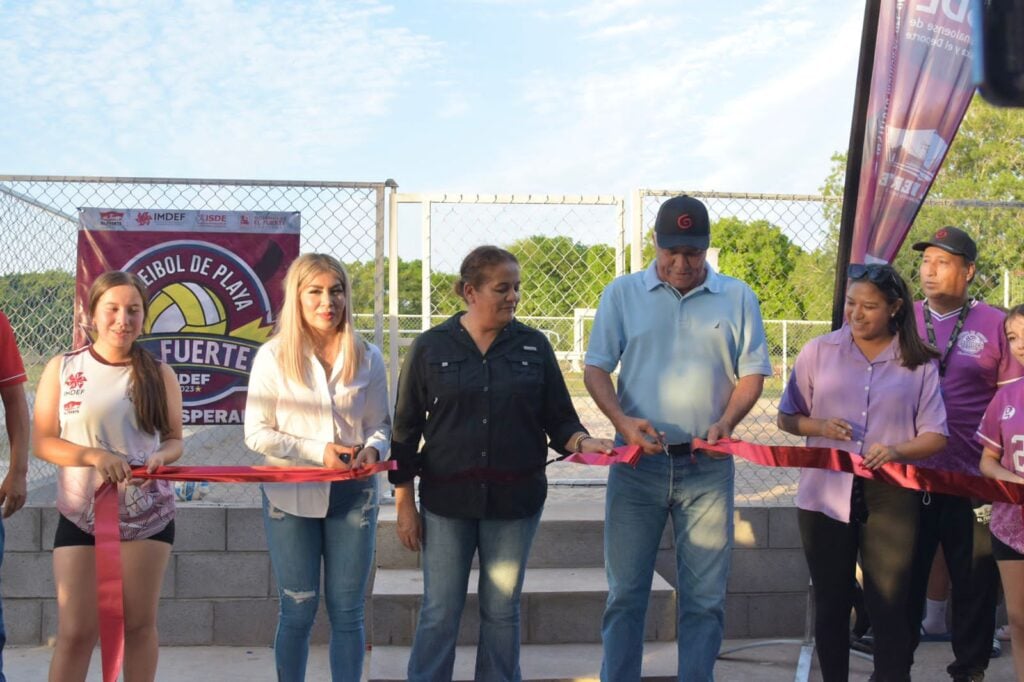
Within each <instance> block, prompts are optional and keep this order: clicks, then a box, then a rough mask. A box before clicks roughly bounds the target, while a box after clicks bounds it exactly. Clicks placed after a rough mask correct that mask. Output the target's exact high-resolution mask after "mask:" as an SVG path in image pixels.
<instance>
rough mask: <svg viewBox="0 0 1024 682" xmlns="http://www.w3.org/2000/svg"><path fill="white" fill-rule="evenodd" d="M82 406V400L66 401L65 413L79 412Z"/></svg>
mask: <svg viewBox="0 0 1024 682" xmlns="http://www.w3.org/2000/svg"><path fill="white" fill-rule="evenodd" d="M81 407H82V401H81V400H69V401H67V402H66V403H64V414H78V412H79V409H80V408H81Z"/></svg>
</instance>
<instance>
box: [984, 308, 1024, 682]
mask: <svg viewBox="0 0 1024 682" xmlns="http://www.w3.org/2000/svg"><path fill="white" fill-rule="evenodd" d="M1003 324H1004V330H1005V332H1006V340H1007V341H1008V342H1009V346H1010V352H1011V353H1012V354H1013V356H1014V357H1015V358H1017V361H1018V362H1020V363H1021V364H1024V305H1018V306H1016V307H1015V308H1013V309H1011V310H1010V312H1009V313H1008V314H1007V315H1006V321H1005V322H1004V323H1003ZM978 440H979V441H981V444H982V445H983V446H984V450H983V451H982V455H981V473H983V474H984V475H985V476H988V477H989V478H995V479H997V480H1000V481H1009V482H1010V483H1022V484H1024V380H1020V379H1018V380H1017V381H1015V382H1013V383H1011V384H1007V385H1005V386H1003V387H1002V388H1000V389H999V390H998V391H997V392H996V394H995V396H994V397H993V398H992V402H991V403H989V406H988V409H986V410H985V416H984V417H983V418H982V420H981V426H980V427H979V428H978ZM1022 513H1024V509H1022V508H1021V507H1020V506H1019V505H1015V504H1010V503H1009V502H993V503H992V521H991V522H990V523H989V531H990V532H991V533H992V555H993V556H995V558H996V563H997V564H998V566H999V575H1000V576H1001V577H1002V582H1003V592H1004V593H1005V594H1006V612H1007V614H1008V615H1009V617H1010V641H1011V642H1013V667H1014V669H1015V670H1016V672H1017V679H1018V680H1024V517H1022Z"/></svg>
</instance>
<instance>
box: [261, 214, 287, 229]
mask: <svg viewBox="0 0 1024 682" xmlns="http://www.w3.org/2000/svg"><path fill="white" fill-rule="evenodd" d="M287 225H288V219H287V218H285V217H283V216H256V227H285V226H287Z"/></svg>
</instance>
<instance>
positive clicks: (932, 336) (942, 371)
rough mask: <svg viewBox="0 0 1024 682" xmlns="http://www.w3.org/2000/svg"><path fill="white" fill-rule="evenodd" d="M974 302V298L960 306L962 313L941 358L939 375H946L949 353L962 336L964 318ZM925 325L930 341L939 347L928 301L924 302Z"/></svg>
mask: <svg viewBox="0 0 1024 682" xmlns="http://www.w3.org/2000/svg"><path fill="white" fill-rule="evenodd" d="M972 303H974V300H973V299H970V300H967V301H965V302H964V307H963V308H960V315H958V316H957V318H956V326H955V327H953V333H952V334H950V335H949V341H948V342H947V343H946V350H945V351H943V353H942V357H941V358H939V376H940V377H944V376H946V363H947V361H948V360H949V354H950V353H951V352H952V351H953V346H954V345H955V344H956V339H957V337H958V336H960V330H962V329H963V328H964V320H966V319H967V313H969V312H970V311H971V304H972ZM922 307H923V311H922V312H924V326H925V329H926V330H927V331H928V343H930V344H932V345H933V346H935V347H936V348H938V347H939V346H938V344H936V343H935V327H934V326H932V312H931V310H930V309H929V308H928V301H925V302H924V305H923V306H922Z"/></svg>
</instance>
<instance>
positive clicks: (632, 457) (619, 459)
mask: <svg viewBox="0 0 1024 682" xmlns="http://www.w3.org/2000/svg"><path fill="white" fill-rule="evenodd" d="M612 452H614V453H615V454H613V455H606V454H604V453H603V452H577V453H576V454H573V455H569V456H568V457H565V458H564V459H560V460H557V461H559V462H575V463H576V464H589V465H590V466H611V465H612V464H628V465H629V466H631V467H635V466H636V463H637V462H638V461H640V446H639V445H620V446H619V447H617V448H615V449H614V450H612Z"/></svg>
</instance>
